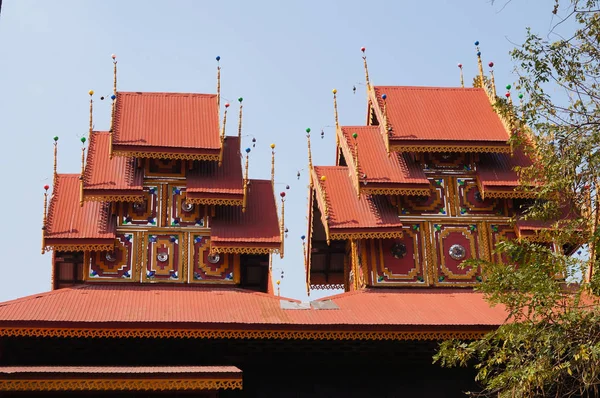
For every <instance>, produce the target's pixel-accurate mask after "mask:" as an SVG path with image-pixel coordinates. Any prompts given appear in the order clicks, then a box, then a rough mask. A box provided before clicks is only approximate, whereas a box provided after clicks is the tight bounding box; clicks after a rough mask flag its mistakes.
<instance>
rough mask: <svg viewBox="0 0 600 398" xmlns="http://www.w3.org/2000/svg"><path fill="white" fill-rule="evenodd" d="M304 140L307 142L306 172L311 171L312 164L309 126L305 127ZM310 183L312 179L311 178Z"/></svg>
mask: <svg viewBox="0 0 600 398" xmlns="http://www.w3.org/2000/svg"><path fill="white" fill-rule="evenodd" d="M306 141H307V143H308V173H309V175H310V173H311V172H312V169H313V164H312V153H311V151H310V127H309V128H307V129H306ZM311 184H312V179H311Z"/></svg>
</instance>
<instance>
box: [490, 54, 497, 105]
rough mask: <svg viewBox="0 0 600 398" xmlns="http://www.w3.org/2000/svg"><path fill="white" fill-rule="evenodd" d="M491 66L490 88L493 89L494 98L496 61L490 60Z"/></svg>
mask: <svg viewBox="0 0 600 398" xmlns="http://www.w3.org/2000/svg"><path fill="white" fill-rule="evenodd" d="M488 66H489V67H490V89H491V90H492V92H491V94H492V98H494V99H495V98H496V80H495V79H494V63H493V62H490V63H489V64H488Z"/></svg>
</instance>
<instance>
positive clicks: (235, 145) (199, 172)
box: [187, 137, 244, 200]
mask: <svg viewBox="0 0 600 398" xmlns="http://www.w3.org/2000/svg"><path fill="white" fill-rule="evenodd" d="M239 151H240V140H239V138H238V137H227V139H226V140H225V149H224V150H223V163H222V164H221V166H220V167H219V165H218V163H217V162H215V161H201V162H200V165H199V167H195V168H194V169H193V170H190V171H188V173H187V195H188V197H189V198H192V199H196V198H215V197H218V198H227V199H229V198H231V199H238V200H241V199H242V197H243V193H244V190H243V175H242V162H241V155H240V152H239Z"/></svg>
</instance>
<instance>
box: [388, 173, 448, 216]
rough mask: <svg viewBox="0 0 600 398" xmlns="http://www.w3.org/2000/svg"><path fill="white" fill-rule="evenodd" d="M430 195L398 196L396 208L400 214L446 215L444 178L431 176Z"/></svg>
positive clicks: (445, 180)
mask: <svg viewBox="0 0 600 398" xmlns="http://www.w3.org/2000/svg"><path fill="white" fill-rule="evenodd" d="M429 181H430V184H431V195H429V196H400V197H398V198H397V200H398V210H399V215H401V216H411V215H413V216H414V215H433V214H437V215H441V216H446V215H448V214H449V213H448V212H449V208H448V205H447V203H446V189H447V183H448V181H447V179H446V178H441V177H440V178H432V179H430V180H429Z"/></svg>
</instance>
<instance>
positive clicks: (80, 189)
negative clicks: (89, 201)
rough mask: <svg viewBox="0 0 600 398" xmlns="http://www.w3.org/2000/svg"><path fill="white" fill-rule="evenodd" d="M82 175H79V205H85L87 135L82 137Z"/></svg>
mask: <svg viewBox="0 0 600 398" xmlns="http://www.w3.org/2000/svg"><path fill="white" fill-rule="evenodd" d="M80 141H81V175H80V176H79V206H81V207H83V177H84V174H85V142H86V141H87V140H86V139H85V137H81V139H80Z"/></svg>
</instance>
